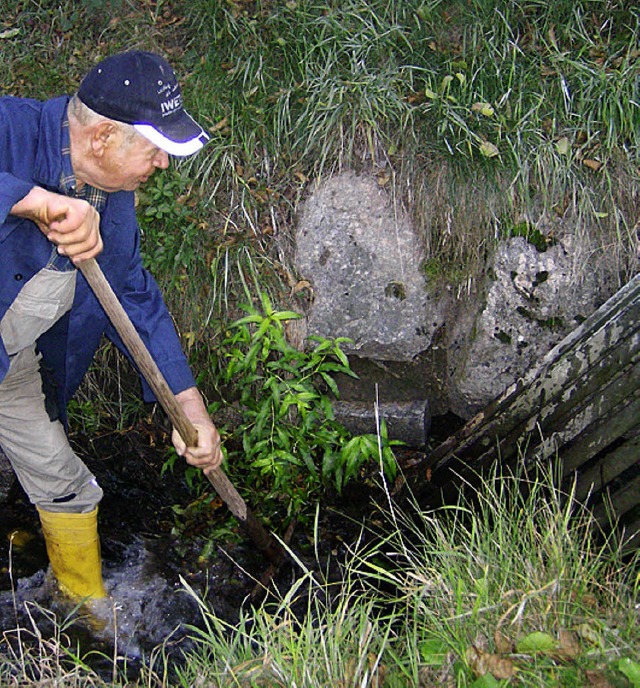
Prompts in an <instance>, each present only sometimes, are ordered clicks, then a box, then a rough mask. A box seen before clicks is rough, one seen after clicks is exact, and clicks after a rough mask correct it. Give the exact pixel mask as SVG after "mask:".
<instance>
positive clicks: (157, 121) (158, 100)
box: [78, 50, 210, 156]
mask: <svg viewBox="0 0 640 688" xmlns="http://www.w3.org/2000/svg"><path fill="white" fill-rule="evenodd" d="M78 97H79V98H80V100H81V101H82V102H83V103H84V104H85V105H86V106H87V107H88V108H90V109H91V110H93V111H94V112H97V113H98V114H99V115H102V116H103V117H108V118H109V119H113V120H115V121H116V122H124V123H126V124H132V125H133V126H134V128H135V129H136V130H137V131H138V132H139V133H140V134H142V135H143V136H144V137H145V138H147V139H148V140H149V141H151V143H153V144H154V145H155V146H158V148H161V149H162V150H164V151H166V152H167V153H169V154H170V155H180V156H184V155H192V154H193V153H196V152H197V151H199V150H200V149H201V148H202V147H203V146H204V145H205V143H207V141H209V139H210V137H209V135H208V134H207V132H206V131H205V130H204V129H203V128H202V127H201V126H200V125H199V124H198V123H197V122H196V121H195V120H194V119H193V118H192V117H191V115H189V113H188V112H187V111H186V110H185V109H184V107H183V105H182V94H181V92H180V86H179V85H178V81H177V79H176V76H175V74H174V72H173V69H171V66H170V65H169V63H168V62H167V61H166V60H165V59H164V58H163V57H161V56H160V55H156V54H155V53H150V52H145V51H141V50H133V51H129V52H124V53H118V54H117V55H111V56H110V57H107V58H106V59H104V60H102V62H99V63H98V64H97V65H96V66H95V67H94V68H93V69H92V70H91V71H90V72H89V73H88V74H87V75H86V76H85V78H84V79H83V80H82V83H81V84H80V88H79V89H78Z"/></svg>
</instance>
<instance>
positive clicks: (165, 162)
mask: <svg viewBox="0 0 640 688" xmlns="http://www.w3.org/2000/svg"><path fill="white" fill-rule="evenodd" d="M153 164H154V165H155V166H156V167H158V168H159V169H161V170H166V169H167V167H169V154H168V153H166V152H165V151H163V150H159V151H158V153H157V154H156V157H155V158H154V159H153Z"/></svg>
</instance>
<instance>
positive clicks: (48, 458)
mask: <svg viewBox="0 0 640 688" xmlns="http://www.w3.org/2000/svg"><path fill="white" fill-rule="evenodd" d="M57 262H58V261H57V253H56V251H55V249H54V252H53V254H52V257H51V260H50V261H49V264H48V265H47V266H46V267H45V268H43V269H42V270H41V271H40V272H39V273H37V274H36V275H35V276H34V277H33V278H32V279H30V280H29V281H28V282H27V283H26V284H25V285H24V287H23V288H22V289H21V291H20V293H19V294H18V296H17V297H16V299H15V300H14V302H13V303H12V304H11V306H10V308H9V309H8V310H7V312H6V313H5V315H4V317H3V318H2V320H0V336H2V340H3V342H4V345H5V347H6V349H7V353H8V354H9V356H10V366H9V370H8V372H7V375H6V376H5V378H4V379H3V380H2V382H1V383H0V446H1V447H2V449H3V450H4V453H5V454H6V456H7V458H8V459H9V461H10V462H11V465H12V466H13V469H14V471H15V473H16V475H17V477H18V480H19V481H20V484H21V485H22V487H23V488H24V490H25V492H26V493H27V495H28V496H29V499H30V500H31V502H32V503H33V504H35V505H36V506H38V507H40V508H41V509H44V510H45V511H52V512H67V513H88V512H90V511H92V510H93V509H95V507H96V506H97V504H98V502H99V501H100V499H101V498H102V489H101V488H100V487H99V486H98V484H97V482H96V479H95V477H94V476H93V474H92V473H91V472H90V471H89V469H88V468H87V467H86V466H85V465H84V463H83V462H82V460H81V459H80V458H79V457H78V456H77V455H76V454H75V452H74V451H73V450H72V448H71V446H70V445H69V441H68V439H67V436H66V433H65V429H64V427H63V425H62V423H61V422H60V421H59V420H57V419H56V420H51V419H50V417H49V415H48V413H47V411H46V408H45V395H44V392H43V386H42V377H41V374H40V359H41V354H39V353H38V352H37V351H36V345H35V342H36V340H37V338H38V337H39V336H40V335H41V334H43V333H44V332H46V331H47V330H48V329H49V328H50V327H51V326H52V325H53V324H54V323H55V322H56V321H57V320H58V319H59V318H60V317H62V315H64V314H65V313H66V312H67V311H68V310H69V309H70V308H71V305H72V303H73V297H74V293H75V286H76V274H77V271H76V269H75V268H72V269H62V270H61V269H59V268H58V267H56V263H57Z"/></svg>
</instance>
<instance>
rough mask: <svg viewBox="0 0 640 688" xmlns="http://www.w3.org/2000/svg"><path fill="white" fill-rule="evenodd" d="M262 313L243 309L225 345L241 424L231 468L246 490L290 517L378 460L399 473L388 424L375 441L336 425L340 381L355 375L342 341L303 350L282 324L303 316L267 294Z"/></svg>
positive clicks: (317, 340) (314, 342) (227, 375)
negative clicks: (323, 491)
mask: <svg viewBox="0 0 640 688" xmlns="http://www.w3.org/2000/svg"><path fill="white" fill-rule="evenodd" d="M261 307H262V309H261V310H258V309H256V308H254V307H245V308H244V310H246V312H247V315H246V316H245V317H243V318H241V319H239V320H237V321H236V322H234V323H233V324H232V325H231V326H230V328H229V331H228V334H227V336H226V338H225V339H224V341H223V342H222V346H221V349H222V351H223V356H222V357H221V358H223V361H224V363H223V365H224V369H223V370H222V371H221V378H222V380H223V381H224V383H225V384H226V385H228V386H229V389H230V391H231V392H232V393H233V396H234V397H235V403H236V404H237V405H238V406H239V408H240V411H241V415H242V422H241V424H240V426H239V427H238V428H237V431H236V433H235V436H236V437H238V438H241V440H240V443H241V449H239V448H238V449H234V448H233V441H231V442H228V443H227V444H228V452H229V459H230V466H231V467H232V468H233V470H234V471H241V472H243V473H245V475H244V476H243V478H242V480H241V484H244V485H251V488H252V490H255V489H258V490H260V493H261V504H262V505H263V506H264V505H265V503H267V502H271V503H272V506H273V503H274V502H284V503H285V504H286V511H287V516H288V517H290V516H293V515H294V514H295V515H296V516H298V517H299V516H300V515H301V514H303V512H304V511H305V510H306V509H307V507H308V506H309V505H310V504H311V503H312V502H313V497H314V495H317V493H318V492H319V490H320V489H321V488H322V487H323V486H328V485H333V486H334V487H335V488H336V489H337V490H338V491H341V490H342V489H343V488H344V486H345V484H346V483H347V482H348V481H349V480H353V479H354V478H356V477H357V476H358V474H359V473H360V472H361V471H362V470H363V468H364V467H365V466H367V465H369V464H370V463H371V462H372V461H379V462H380V464H381V466H382V470H383V471H384V473H385V474H386V475H387V476H388V477H390V478H393V477H394V476H395V472H396V462H395V457H394V455H393V452H392V449H391V447H392V445H394V444H397V442H393V441H390V440H389V438H388V435H387V432H386V428H385V427H384V425H381V429H380V433H379V434H378V435H377V436H376V435H363V436H358V437H351V436H350V435H349V433H348V432H347V430H346V429H345V428H344V426H342V425H341V424H340V423H338V422H337V421H336V420H335V417H334V412H333V408H332V398H337V397H338V394H339V392H338V386H337V384H336V382H335V379H334V376H335V375H337V374H344V375H350V376H353V377H355V374H354V373H353V371H352V370H351V368H350V366H349V361H348V359H347V357H346V355H345V353H344V352H343V351H342V349H341V344H343V343H344V342H345V341H347V340H346V339H344V338H337V339H333V340H330V339H324V338H321V337H312V338H310V343H311V345H310V347H309V348H308V349H307V350H306V351H299V350H298V349H296V348H295V347H293V346H292V345H291V344H290V343H289V342H288V341H287V338H286V336H285V328H284V324H285V323H286V322H287V321H289V320H293V319H297V318H299V317H300V316H299V315H298V314H297V313H295V312H293V311H276V310H274V308H273V306H272V304H271V302H270V300H269V298H268V297H267V296H266V295H265V294H262V298H261Z"/></svg>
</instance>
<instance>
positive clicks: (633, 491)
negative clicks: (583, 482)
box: [593, 475, 640, 524]
mask: <svg viewBox="0 0 640 688" xmlns="http://www.w3.org/2000/svg"><path fill="white" fill-rule="evenodd" d="M609 499H610V502H611V506H613V510H614V516H615V517H617V518H623V516H624V515H625V514H626V513H627V512H628V511H630V510H631V509H633V507H634V506H636V504H639V503H640V475H638V476H636V477H635V478H634V479H633V480H630V481H629V482H628V483H627V484H626V485H624V486H623V487H621V488H620V489H619V490H616V491H615V492H613V493H612V494H611V495H610V497H609ZM608 513H609V512H608V511H607V507H606V506H605V504H600V505H598V506H597V507H596V508H595V509H594V510H593V515H594V516H595V517H596V519H597V520H598V522H599V523H602V524H604V523H608V522H609V521H608Z"/></svg>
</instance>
